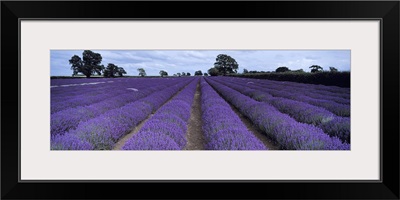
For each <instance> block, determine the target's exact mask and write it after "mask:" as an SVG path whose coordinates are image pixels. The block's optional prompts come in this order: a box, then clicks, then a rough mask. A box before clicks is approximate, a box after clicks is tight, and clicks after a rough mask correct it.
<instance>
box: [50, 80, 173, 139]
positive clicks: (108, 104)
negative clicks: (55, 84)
mask: <svg viewBox="0 0 400 200" xmlns="http://www.w3.org/2000/svg"><path fill="white" fill-rule="evenodd" d="M179 82H180V81H179V80H174V81H172V82H167V83H166V82H159V84H158V86H156V87H151V88H147V89H146V90H141V91H138V92H129V93H126V94H123V95H120V96H116V97H113V98H109V99H107V100H104V101H101V102H98V103H94V104H91V105H87V106H78V107H75V108H70V109H65V110H63V111H60V112H57V113H54V114H52V115H51V119H50V126H51V129H50V133H51V135H57V134H63V133H64V132H66V131H68V130H70V129H73V128H75V127H76V126H77V125H78V123H79V122H82V121H87V120H89V119H91V118H94V117H96V116H99V115H100V114H102V113H105V112H107V111H108V110H111V109H115V108H119V107H121V106H124V105H125V104H127V103H131V102H132V101H136V100H138V99H141V98H144V97H146V96H148V95H150V94H152V93H154V92H158V91H160V90H162V89H164V88H166V87H168V86H170V85H173V84H179Z"/></svg>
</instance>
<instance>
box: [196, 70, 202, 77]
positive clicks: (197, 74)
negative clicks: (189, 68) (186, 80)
mask: <svg viewBox="0 0 400 200" xmlns="http://www.w3.org/2000/svg"><path fill="white" fill-rule="evenodd" d="M194 75H195V76H203V72H201V70H198V71H195V72H194Z"/></svg>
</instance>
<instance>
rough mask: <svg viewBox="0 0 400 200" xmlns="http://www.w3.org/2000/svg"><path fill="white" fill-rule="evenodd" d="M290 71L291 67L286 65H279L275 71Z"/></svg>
mask: <svg viewBox="0 0 400 200" xmlns="http://www.w3.org/2000/svg"><path fill="white" fill-rule="evenodd" d="M288 71H290V69H289V68H287V67H285V66H282V67H278V68H276V70H275V72H288Z"/></svg>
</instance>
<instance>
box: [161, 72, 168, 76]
mask: <svg viewBox="0 0 400 200" xmlns="http://www.w3.org/2000/svg"><path fill="white" fill-rule="evenodd" d="M160 76H161V77H164V76H168V72H166V71H164V70H161V71H160Z"/></svg>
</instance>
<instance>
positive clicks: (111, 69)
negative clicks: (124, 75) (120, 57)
mask: <svg viewBox="0 0 400 200" xmlns="http://www.w3.org/2000/svg"><path fill="white" fill-rule="evenodd" d="M118 72H119V67H118V66H117V65H114V64H113V63H108V65H107V67H106V68H105V69H104V74H103V75H104V77H115V76H116V75H117V74H118Z"/></svg>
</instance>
